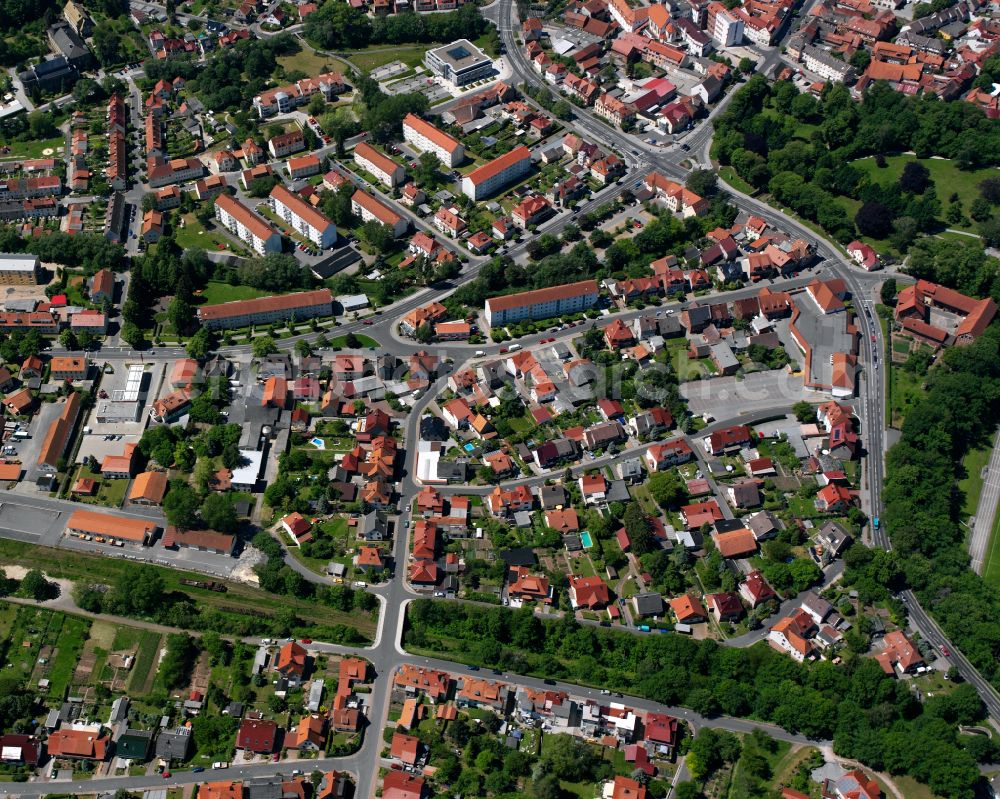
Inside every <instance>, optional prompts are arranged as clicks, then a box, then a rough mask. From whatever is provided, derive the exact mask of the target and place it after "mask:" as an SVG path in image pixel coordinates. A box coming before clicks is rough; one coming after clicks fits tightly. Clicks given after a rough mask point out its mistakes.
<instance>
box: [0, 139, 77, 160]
mask: <svg viewBox="0 0 1000 799" xmlns="http://www.w3.org/2000/svg"><path fill="white" fill-rule="evenodd" d="M3 146H4V147H9V148H10V151H9V152H4V153H2V154H0V157H2V158H4V159H7V158H50V157H58V156H59V152H60V150H64V149H65V147H66V139H64V138H63V137H62V136H55V137H54V138H51V139H41V140H40V141H35V140H31V141H11V142H6V143H5V144H4V145H3ZM46 150H49V151H50V152H45V151H46Z"/></svg>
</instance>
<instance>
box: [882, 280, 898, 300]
mask: <svg viewBox="0 0 1000 799" xmlns="http://www.w3.org/2000/svg"><path fill="white" fill-rule="evenodd" d="M896 293H897V288H896V278H894V277H890V278H886V279H885V281H883V283H882V286H881V288H880V289H879V299H881V300H882V304H883V305H895V304H896Z"/></svg>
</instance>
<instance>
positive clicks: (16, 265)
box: [0, 252, 38, 272]
mask: <svg viewBox="0 0 1000 799" xmlns="http://www.w3.org/2000/svg"><path fill="white" fill-rule="evenodd" d="M37 267H38V256H37V255H22V254H21V253H10V252H3V253H0V269H6V270H8V271H12V270H17V271H20V272H34V271H35V269H36V268H37Z"/></svg>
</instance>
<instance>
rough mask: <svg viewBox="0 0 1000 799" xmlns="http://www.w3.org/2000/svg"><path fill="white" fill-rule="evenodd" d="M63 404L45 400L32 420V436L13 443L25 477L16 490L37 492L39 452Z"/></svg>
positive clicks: (30, 430) (30, 429)
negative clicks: (22, 465)
mask: <svg viewBox="0 0 1000 799" xmlns="http://www.w3.org/2000/svg"><path fill="white" fill-rule="evenodd" d="M62 410H63V404H62V403H61V402H43V403H42V404H41V405H40V406H39V409H38V413H36V414H35V417H34V418H33V419H32V420H31V427H30V428H29V432H30V433H31V438H27V439H25V440H24V441H19V442H17V443H14V444H12V446H14V447H16V448H17V455H16V456H13V457H16V458H17V459H18V460H19V461H21V463H23V464H24V471H25V474H24V479H23V480H22V481H21V482H20V483H18V484H17V486H16V487H15V489H14V490H15V491H17V490H21V489H22V488H23V489H25V490H26V491H27V493H31V494H34V493H35V492H36V490H37V489H36V488H35V485H34V483H35V480H37V479H38V474H39V472H38V466H37V465H36V464H37V463H38V454H39V453H40V452H41V451H42V444H44V443H45V435H46V433H48V432H49V427H50V426H51V424H52V422H54V421H55V420H56V419H58V418H59V414H60V413H62Z"/></svg>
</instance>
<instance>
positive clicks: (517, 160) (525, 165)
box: [462, 144, 531, 201]
mask: <svg viewBox="0 0 1000 799" xmlns="http://www.w3.org/2000/svg"><path fill="white" fill-rule="evenodd" d="M530 171H531V150H529V149H528V148H527V147H525V146H524V145H523V144H522V145H519V146H517V147H515V148H514V149H513V150H511V151H510V152H507V153H504V154H503V155H501V156H500V157H499V158H494V159H493V160H492V161H490V162H489V163H487V164H483V165H482V166H481V167H479V168H478V169H474V170H472V171H471V172H470V173H469V174H468V175H466V176H465V177H464V178H462V193H463V194H465V196H466V197H469V198H470V199H472V200H476V201H478V200H481V199H483V198H484V197H489V196H490V195H491V194H495V193H496V192H497V191H499V190H500V189H502V188H503V187H504V186H506V185H507V184H508V183H513V182H514V181H515V180H517V179H518V178H520V177H523V176H524V175H527V174H528V172H530Z"/></svg>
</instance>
